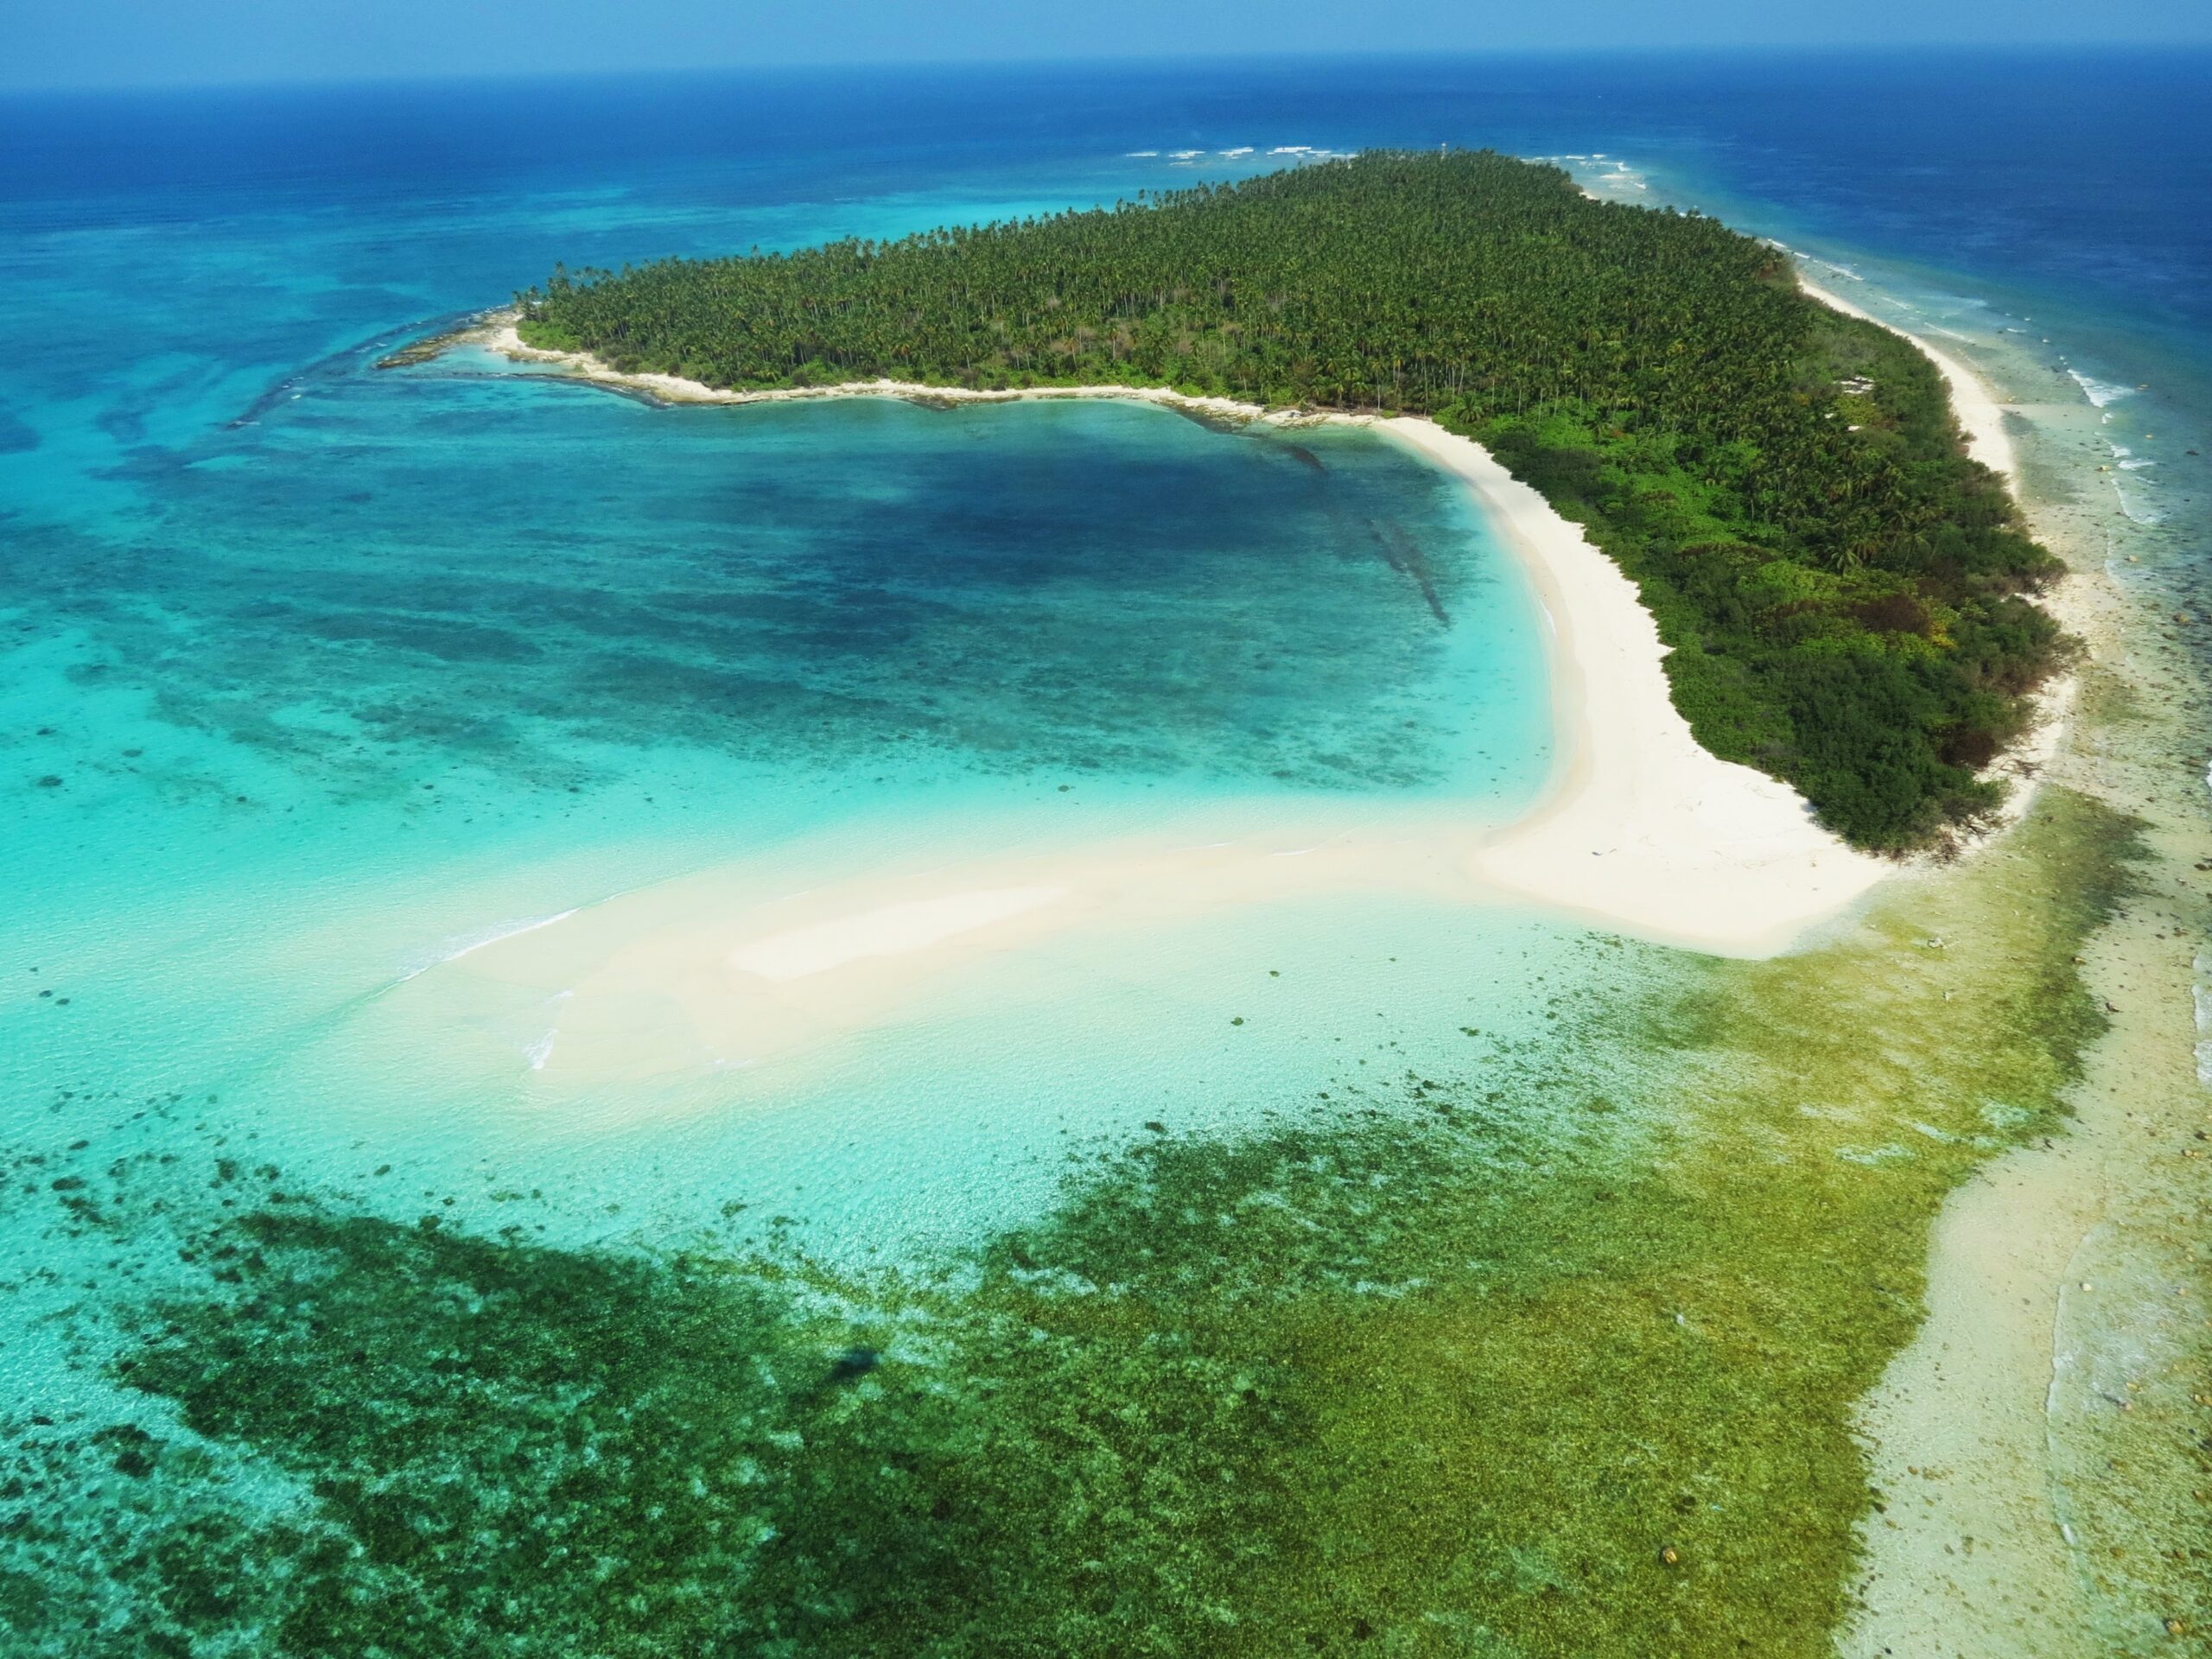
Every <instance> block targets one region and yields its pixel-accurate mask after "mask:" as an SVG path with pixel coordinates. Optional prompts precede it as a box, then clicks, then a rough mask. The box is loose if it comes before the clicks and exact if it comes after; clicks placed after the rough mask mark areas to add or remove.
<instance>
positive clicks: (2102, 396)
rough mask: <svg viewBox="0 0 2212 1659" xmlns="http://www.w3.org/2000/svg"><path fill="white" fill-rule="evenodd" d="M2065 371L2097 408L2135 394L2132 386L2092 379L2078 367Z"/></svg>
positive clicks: (2107, 405) (2106, 406) (2109, 405)
mask: <svg viewBox="0 0 2212 1659" xmlns="http://www.w3.org/2000/svg"><path fill="white" fill-rule="evenodd" d="M2066 372H2067V373H2068V374H2069V375H2071V376H2073V378H2074V384H2075V385H2077V386H2079V387H2081V388H2082V396H2083V397H2087V398H2088V400H2089V401H2090V402H2091V403H2093V404H2095V405H2096V406H2097V407H2098V408H2099V409H2109V408H2110V407H2111V406H2112V405H2113V404H2116V403H2118V402H2119V401H2120V399H2121V398H2123V397H2133V396H2134V395H2135V388H2134V387H2133V386H2120V385H2113V383H2112V382H2111V381H2109V380H2095V379H2092V378H2090V377H2089V376H2088V375H2086V374H2084V373H2082V371H2081V370H2079V369H2069V370H2067V371H2066Z"/></svg>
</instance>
